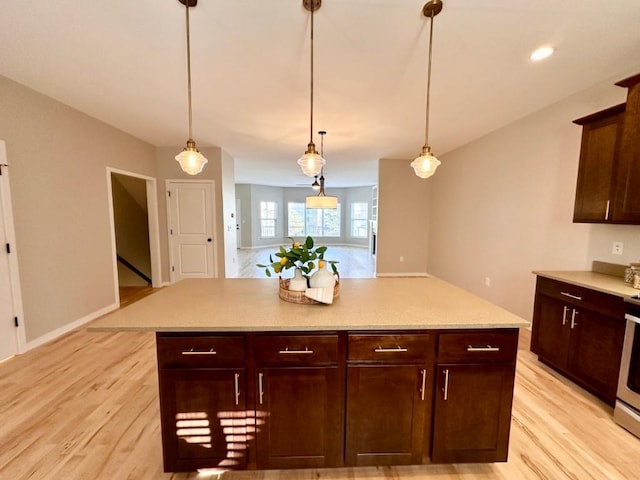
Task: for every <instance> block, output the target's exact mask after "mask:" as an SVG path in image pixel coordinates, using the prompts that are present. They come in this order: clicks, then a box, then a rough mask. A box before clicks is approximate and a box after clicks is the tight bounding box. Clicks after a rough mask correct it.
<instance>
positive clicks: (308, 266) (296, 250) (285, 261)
mask: <svg viewBox="0 0 640 480" xmlns="http://www.w3.org/2000/svg"><path fill="white" fill-rule="evenodd" d="M289 238H290V239H291V247H289V248H285V247H282V246H281V247H280V250H279V251H278V252H276V253H275V254H273V255H269V264H266V265H265V264H261V263H258V264H257V266H258V267H261V268H264V269H265V274H266V275H267V277H271V271H272V270H273V272H274V273H277V274H280V273H282V271H283V270H288V269H290V268H294V269H295V270H294V278H293V279H291V281H290V282H289V289H290V290H294V291H300V290H305V289H306V287H307V285H308V284H307V279H308V278H309V276H310V275H311V273H312V272H313V271H314V269H315V268H316V266H318V267H320V268H324V266H325V263H326V264H328V265H330V266H331V270H332V271H333V273H334V275H339V274H338V267H336V264H337V263H338V262H337V261H335V260H325V259H324V255H325V253H326V251H327V247H326V246H321V247H316V248H314V241H313V238H312V237H310V236H308V237H307V238H306V239H305V241H304V242H296V241H295V240H294V239H293V238H291V237H289ZM274 257H275V259H274ZM300 279H303V281H304V286H302V281H300ZM292 287H293V288H292Z"/></svg>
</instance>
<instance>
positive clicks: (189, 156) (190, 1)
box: [175, 0, 208, 175]
mask: <svg viewBox="0 0 640 480" xmlns="http://www.w3.org/2000/svg"><path fill="white" fill-rule="evenodd" d="M178 1H179V2H180V3H181V4H183V5H184V6H185V10H186V12H187V15H186V18H187V22H186V23H187V98H188V103H189V139H188V140H187V146H186V147H185V148H184V150H183V151H182V152H180V153H179V154H178V155H176V157H175V158H176V160H177V161H178V163H179V164H180V168H182V170H183V171H184V172H186V173H188V174H189V175H197V174H198V173H200V172H201V171H202V169H203V168H204V166H205V164H206V163H207V161H208V160H207V159H206V158H205V156H204V155H202V154H201V153H200V152H199V151H198V149H197V147H196V142H195V141H194V140H193V136H192V133H191V124H192V111H191V41H190V35H189V7H195V6H196V5H197V4H198V0H178Z"/></svg>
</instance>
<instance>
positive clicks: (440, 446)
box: [433, 363, 515, 463]
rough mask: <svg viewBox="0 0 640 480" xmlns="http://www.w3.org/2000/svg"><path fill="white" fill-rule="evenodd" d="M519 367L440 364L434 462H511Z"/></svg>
mask: <svg viewBox="0 0 640 480" xmlns="http://www.w3.org/2000/svg"><path fill="white" fill-rule="evenodd" d="M514 369H515V364H513V363H511V364H492V365H480V364H468V365H466V364H438V373H437V381H438V383H437V388H436V392H437V393H436V400H435V412H436V413H435V420H434V425H433V461H434V462H439V463H461V462H504V461H506V460H507V452H508V446H509V431H510V427H511V403H512V399H513V377H514Z"/></svg>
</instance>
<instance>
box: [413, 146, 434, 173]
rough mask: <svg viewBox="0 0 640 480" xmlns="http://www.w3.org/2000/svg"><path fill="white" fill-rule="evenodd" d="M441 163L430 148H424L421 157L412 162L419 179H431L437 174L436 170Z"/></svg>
mask: <svg viewBox="0 0 640 480" xmlns="http://www.w3.org/2000/svg"><path fill="white" fill-rule="evenodd" d="M440 163H441V162H440V160H438V159H437V158H436V157H435V156H434V155H433V154H432V153H431V149H430V148H429V147H428V146H424V147H422V153H421V154H420V156H419V157H418V158H416V159H415V160H414V161H413V162H411V166H412V167H413V171H414V172H415V173H416V175H417V176H418V177H420V178H429V177H430V176H431V175H433V174H434V173H436V168H438V166H439V165H440Z"/></svg>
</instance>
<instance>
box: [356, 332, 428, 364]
mask: <svg viewBox="0 0 640 480" xmlns="http://www.w3.org/2000/svg"><path fill="white" fill-rule="evenodd" d="M348 345H349V346H348V356H347V358H348V361H349V362H367V363H424V362H425V361H428V360H430V359H433V358H434V355H435V335H434V334H398V335H394V334H387V335H384V334H382V335H368V334H358V335H356V334H354V335H349V344H348Z"/></svg>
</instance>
